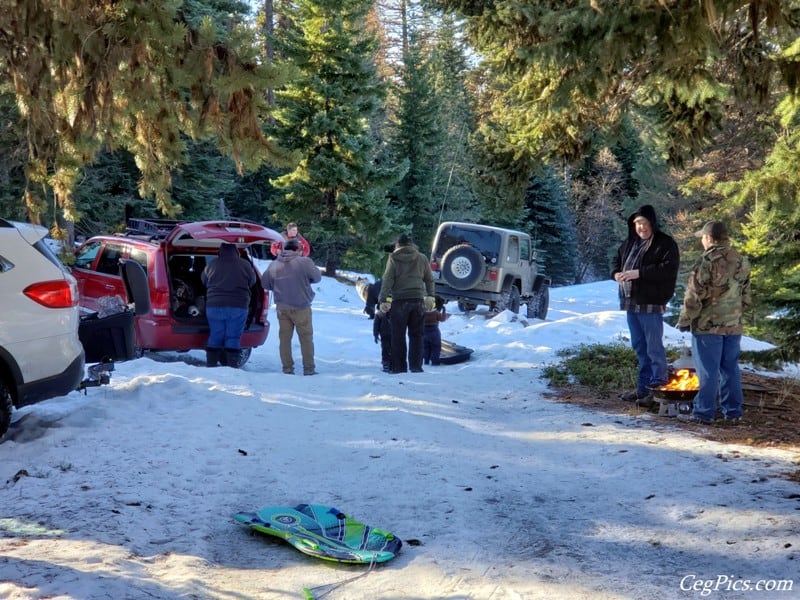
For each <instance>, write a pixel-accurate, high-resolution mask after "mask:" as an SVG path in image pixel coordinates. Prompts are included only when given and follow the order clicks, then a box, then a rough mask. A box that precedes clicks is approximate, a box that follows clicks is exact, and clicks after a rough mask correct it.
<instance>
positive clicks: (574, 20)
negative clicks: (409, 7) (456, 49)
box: [430, 0, 800, 164]
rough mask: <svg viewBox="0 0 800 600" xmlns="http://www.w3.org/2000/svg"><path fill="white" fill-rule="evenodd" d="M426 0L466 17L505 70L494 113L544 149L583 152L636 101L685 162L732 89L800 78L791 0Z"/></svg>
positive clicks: (754, 96)
mask: <svg viewBox="0 0 800 600" xmlns="http://www.w3.org/2000/svg"><path fill="white" fill-rule="evenodd" d="M430 4H431V5H433V6H436V7H440V8H445V9H448V10H454V11H458V12H459V14H461V15H463V16H465V17H468V19H469V20H468V21H467V23H468V25H469V29H470V34H471V39H472V41H473V42H474V43H475V46H476V48H477V49H478V50H479V51H480V52H482V54H484V55H485V56H486V58H487V60H488V64H490V65H491V67H492V70H493V71H494V72H495V73H502V74H504V75H505V76H506V77H507V78H508V82H509V85H508V87H507V88H506V90H505V93H504V102H502V103H497V104H496V105H495V106H496V109H495V110H496V114H495V115H494V118H495V119H496V120H498V121H502V122H503V123H504V124H505V125H506V126H507V127H508V129H509V131H510V132H511V133H512V137H513V138H514V140H515V141H516V143H518V144H520V145H521V146H522V145H524V146H525V147H526V148H527V149H528V151H530V152H536V153H539V154H559V155H561V156H565V157H569V158H572V159H577V158H580V157H581V156H582V155H584V154H585V153H587V151H588V150H589V149H590V147H591V143H592V140H593V136H594V132H595V131H596V130H597V129H598V128H603V129H606V128H611V127H613V126H614V124H615V123H617V122H618V121H619V120H620V119H621V118H622V116H623V115H625V114H626V113H627V112H630V111H631V110H635V111H638V112H640V113H646V114H647V115H648V117H649V119H650V121H651V122H652V123H653V124H654V130H655V131H657V132H658V133H659V134H660V135H661V136H662V137H663V138H664V140H665V141H666V143H665V148H666V151H667V152H668V154H669V157H670V159H671V161H672V162H673V163H674V164H681V163H682V162H683V161H684V160H685V158H686V157H688V156H696V155H697V154H699V153H700V152H701V151H702V150H703V148H704V147H705V146H706V144H707V143H708V142H709V140H710V139H711V136H712V135H713V134H714V133H715V132H716V131H717V128H718V127H719V125H720V124H721V123H722V118H723V114H724V111H725V108H726V103H727V102H728V101H729V98H730V97H731V96H732V95H735V96H737V97H739V98H748V99H749V100H751V101H752V102H754V103H755V102H764V101H765V100H767V99H768V98H769V93H770V90H771V89H772V88H773V86H774V84H775V81H776V79H777V75H778V74H780V76H781V77H782V79H783V82H784V83H785V84H786V85H788V86H789V88H790V90H796V89H797V88H798V86H800V61H798V60H797V55H798V50H799V49H798V47H797V45H796V44H794V43H793V42H794V41H795V40H796V38H797V35H798V33H800V24H798V21H797V19H796V15H795V12H796V6H795V3H794V2H791V1H787V0H766V1H755V0H754V1H752V2H740V1H737V0H715V1H713V2H711V1H709V2H682V3H668V2H655V1H654V2H611V1H605V0H591V1H588V2H574V1H573V0H569V1H566V0H565V1H563V2H551V1H548V2H542V1H538V0H522V1H521V2H519V3H516V4H511V5H510V4H508V3H504V2H488V1H483V0H430Z"/></svg>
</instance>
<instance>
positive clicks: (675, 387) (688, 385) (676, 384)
mask: <svg viewBox="0 0 800 600" xmlns="http://www.w3.org/2000/svg"><path fill="white" fill-rule="evenodd" d="M699 388H700V380H699V379H698V378H697V374H696V373H695V372H694V370H693V369H678V370H677V371H675V376H674V377H673V378H672V379H671V380H670V382H669V383H668V384H667V385H664V386H661V389H662V390H665V391H681V392H688V391H693V390H697V389H699Z"/></svg>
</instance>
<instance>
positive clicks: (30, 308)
mask: <svg viewBox="0 0 800 600" xmlns="http://www.w3.org/2000/svg"><path fill="white" fill-rule="evenodd" d="M46 235H47V229H45V228H44V227H42V226H39V225H30V224H27V223H15V222H11V221H6V220H5V219H0V306H2V307H3V308H2V313H0V436H2V435H3V434H5V432H6V431H7V430H8V426H9V424H10V422H11V409H12V405H13V406H15V407H17V408H19V407H21V406H25V405H27V404H33V403H34V402H39V401H41V400H47V399H48V398H54V397H56V396H63V395H64V394H67V393H69V392H71V391H73V390H76V389H78V388H79V387H80V385H81V381H82V379H83V374H84V352H83V346H82V345H81V342H80V340H79V338H78V320H79V309H78V287H77V283H76V282H75V279H74V278H73V277H72V275H70V273H69V272H68V271H67V270H66V269H65V268H64V266H63V265H62V264H61V262H60V261H59V260H58V257H56V255H55V254H54V253H53V251H52V250H51V249H50V248H49V247H48V246H47V244H46V242H45V240H44V238H45V236H46Z"/></svg>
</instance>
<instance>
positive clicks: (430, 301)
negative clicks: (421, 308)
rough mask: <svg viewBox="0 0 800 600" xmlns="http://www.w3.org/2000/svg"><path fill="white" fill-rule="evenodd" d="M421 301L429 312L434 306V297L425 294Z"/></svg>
mask: <svg viewBox="0 0 800 600" xmlns="http://www.w3.org/2000/svg"><path fill="white" fill-rule="evenodd" d="M423 302H425V311H426V312H430V311H432V310H434V309H435V308H436V298H434V297H433V296H425V298H424V300H423Z"/></svg>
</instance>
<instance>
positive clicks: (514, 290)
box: [497, 285, 519, 314]
mask: <svg viewBox="0 0 800 600" xmlns="http://www.w3.org/2000/svg"><path fill="white" fill-rule="evenodd" d="M497 308H498V310H501V311H502V310H510V311H511V312H513V313H515V314H516V313H519V288H518V287H517V286H516V285H512V286H511V287H510V288H508V289H507V290H506V291H505V292H503V298H502V299H501V300H500V302H498V306H497Z"/></svg>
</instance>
